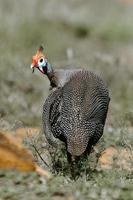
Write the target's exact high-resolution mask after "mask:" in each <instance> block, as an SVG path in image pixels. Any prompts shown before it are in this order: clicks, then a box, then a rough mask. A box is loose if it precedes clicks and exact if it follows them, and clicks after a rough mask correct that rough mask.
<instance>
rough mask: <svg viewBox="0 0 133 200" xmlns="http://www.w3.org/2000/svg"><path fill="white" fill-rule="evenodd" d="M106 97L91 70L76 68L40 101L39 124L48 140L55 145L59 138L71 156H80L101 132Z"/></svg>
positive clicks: (97, 78)
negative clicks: (40, 120)
mask: <svg viewBox="0 0 133 200" xmlns="http://www.w3.org/2000/svg"><path fill="white" fill-rule="evenodd" d="M109 100H110V98H109V93H108V89H107V87H106V85H105V84H104V82H103V81H102V79H101V78H99V77H98V76H97V75H95V74H94V73H92V72H89V71H86V70H78V71H76V72H75V73H72V74H71V75H69V78H67V81H66V83H63V86H62V87H60V88H58V89H56V90H55V91H54V92H52V93H51V94H50V95H49V96H48V98H47V100H46V102H45V104H44V111H43V124H44V131H45V134H46V138H47V140H48V142H49V143H50V144H51V145H55V144H56V142H57V141H58V139H59V140H61V141H63V142H64V143H65V144H66V148H67V152H68V153H70V154H71V155H72V156H80V155H82V154H83V153H84V152H85V151H86V150H87V148H88V147H91V146H92V145H95V144H96V143H97V142H98V140H99V139H100V137H101V136H102V134H103V129H104V124H105V120H106V115H107V111H108V104H109Z"/></svg>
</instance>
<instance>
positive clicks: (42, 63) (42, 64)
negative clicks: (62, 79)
mask: <svg viewBox="0 0 133 200" xmlns="http://www.w3.org/2000/svg"><path fill="white" fill-rule="evenodd" d="M35 68H37V69H38V70H39V71H40V72H41V73H42V74H47V72H48V61H47V59H46V57H45V55H44V54H43V47H42V46H40V47H39V48H38V50H37V53H36V54H35V55H34V56H33V57H32V63H31V69H32V72H34V69H35Z"/></svg>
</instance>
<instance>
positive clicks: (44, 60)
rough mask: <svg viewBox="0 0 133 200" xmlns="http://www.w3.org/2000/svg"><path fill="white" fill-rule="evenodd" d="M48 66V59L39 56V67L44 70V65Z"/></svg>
mask: <svg viewBox="0 0 133 200" xmlns="http://www.w3.org/2000/svg"><path fill="white" fill-rule="evenodd" d="M46 66H47V60H46V59H44V57H41V58H39V60H38V67H39V69H40V71H42V72H43V67H46Z"/></svg>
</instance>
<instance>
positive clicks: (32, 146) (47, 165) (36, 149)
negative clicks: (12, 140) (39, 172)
mask: <svg viewBox="0 0 133 200" xmlns="http://www.w3.org/2000/svg"><path fill="white" fill-rule="evenodd" d="M31 145H32V147H33V148H34V149H35V151H36V153H37V154H38V156H39V158H40V159H41V160H42V161H43V163H44V164H45V165H46V166H47V167H49V165H48V164H47V163H46V161H45V160H44V159H43V157H42V156H41V154H40V153H39V151H38V149H37V148H36V146H35V145H34V144H31Z"/></svg>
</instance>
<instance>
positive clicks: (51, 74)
mask: <svg viewBox="0 0 133 200" xmlns="http://www.w3.org/2000/svg"><path fill="white" fill-rule="evenodd" d="M47 77H48V79H49V81H50V86H51V88H56V87H58V78H57V76H56V74H55V72H54V71H53V70H52V71H51V72H48V73H47Z"/></svg>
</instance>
